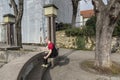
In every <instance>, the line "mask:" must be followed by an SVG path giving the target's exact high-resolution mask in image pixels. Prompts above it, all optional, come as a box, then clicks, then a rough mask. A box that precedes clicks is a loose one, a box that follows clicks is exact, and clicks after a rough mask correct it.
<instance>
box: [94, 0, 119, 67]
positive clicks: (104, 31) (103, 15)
mask: <svg viewBox="0 0 120 80" xmlns="http://www.w3.org/2000/svg"><path fill="white" fill-rule="evenodd" d="M92 4H93V6H94V11H95V14H96V17H97V22H96V51H95V66H98V67H103V68H109V67H111V65H112V62H111V57H110V54H111V41H112V33H113V30H114V28H115V25H116V23H117V21H118V18H119V16H120V0H107V4H105V3H104V2H103V0H92Z"/></svg>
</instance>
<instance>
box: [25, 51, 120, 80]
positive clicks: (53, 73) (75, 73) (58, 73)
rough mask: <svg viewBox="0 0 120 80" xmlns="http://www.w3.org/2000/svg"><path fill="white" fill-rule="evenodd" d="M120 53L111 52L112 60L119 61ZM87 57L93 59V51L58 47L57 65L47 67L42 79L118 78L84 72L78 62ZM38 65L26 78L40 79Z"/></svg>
mask: <svg viewBox="0 0 120 80" xmlns="http://www.w3.org/2000/svg"><path fill="white" fill-rule="evenodd" d="M119 58H120V54H117V53H116V54H112V60H114V61H117V62H119V63H120V59H119ZM87 59H94V51H81V50H71V49H60V50H59V58H58V60H57V61H58V62H57V65H56V66H55V67H54V68H53V69H51V68H49V69H48V70H47V71H46V73H45V75H44V76H43V79H42V80H120V77H115V76H105V75H98V74H93V73H90V72H86V71H84V70H82V69H81V68H80V63H81V62H82V61H84V60H87ZM40 68H41V65H38V66H37V67H36V68H35V69H34V70H32V71H31V73H30V75H29V76H28V77H30V78H29V79H27V80H41V79H40V78H39V75H40V73H39V69H40Z"/></svg>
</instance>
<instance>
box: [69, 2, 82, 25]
mask: <svg viewBox="0 0 120 80" xmlns="http://www.w3.org/2000/svg"><path fill="white" fill-rule="evenodd" d="M71 1H72V7H73V14H72V26H75V23H76V16H77V9H78V4H79V1H81V0H71Z"/></svg>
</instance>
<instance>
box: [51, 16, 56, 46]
mask: <svg viewBox="0 0 120 80" xmlns="http://www.w3.org/2000/svg"><path fill="white" fill-rule="evenodd" d="M55 31H56V28H55V17H54V16H52V17H51V41H52V42H53V43H54V44H56V37H55V35H56V34H55Z"/></svg>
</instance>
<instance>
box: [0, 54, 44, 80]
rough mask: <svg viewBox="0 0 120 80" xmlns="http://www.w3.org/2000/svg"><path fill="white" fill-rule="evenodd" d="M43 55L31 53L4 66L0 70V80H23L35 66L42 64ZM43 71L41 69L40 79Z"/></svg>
mask: <svg viewBox="0 0 120 80" xmlns="http://www.w3.org/2000/svg"><path fill="white" fill-rule="evenodd" d="M43 55H44V53H43V52H31V53H29V54H26V55H24V56H22V57H19V58H17V59H15V60H13V61H11V62H9V63H8V64H5V65H4V66H3V67H2V68H1V69H0V80H25V79H26V77H27V75H28V74H29V72H30V71H31V70H32V69H33V68H34V67H35V66H36V65H37V64H42V60H43ZM44 71H45V69H43V68H41V77H42V74H43V73H44ZM40 80H41V79H40Z"/></svg>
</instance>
